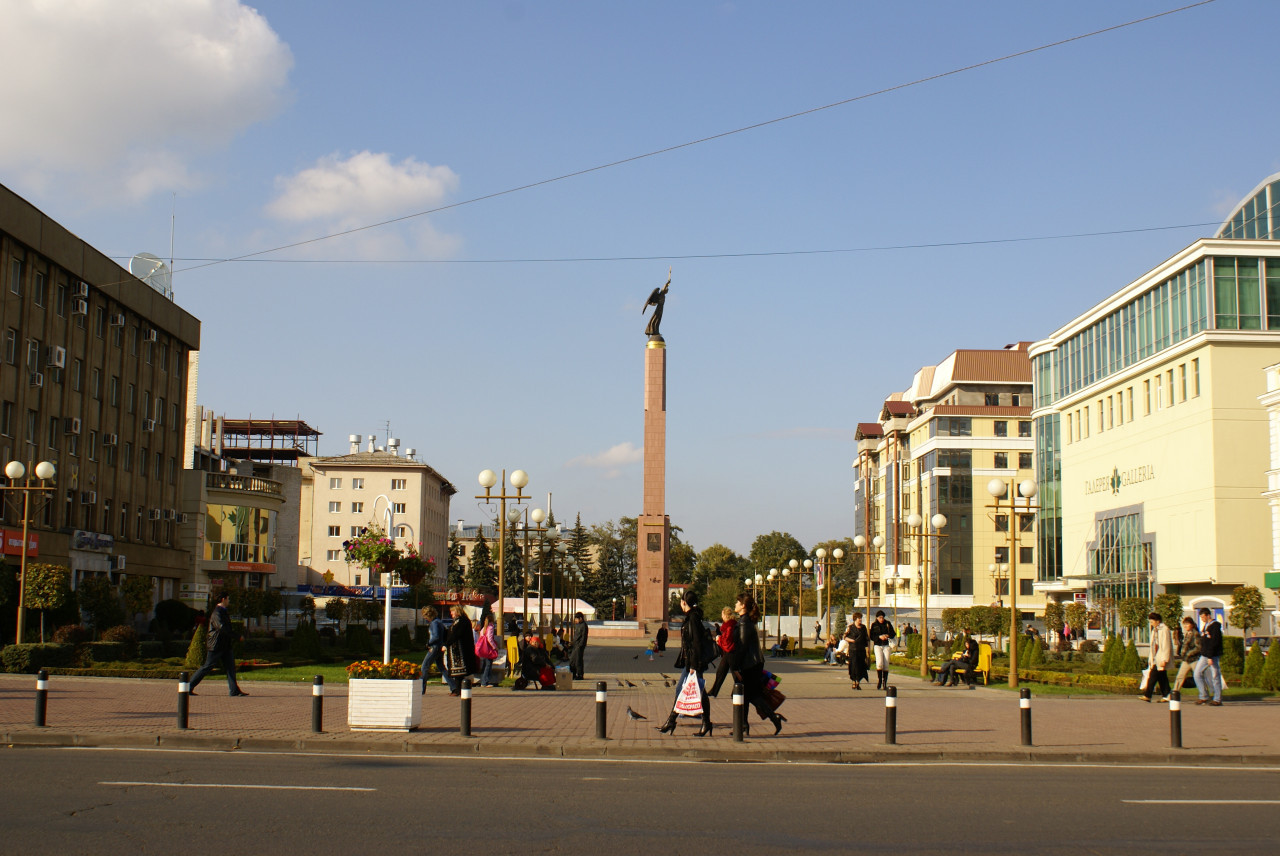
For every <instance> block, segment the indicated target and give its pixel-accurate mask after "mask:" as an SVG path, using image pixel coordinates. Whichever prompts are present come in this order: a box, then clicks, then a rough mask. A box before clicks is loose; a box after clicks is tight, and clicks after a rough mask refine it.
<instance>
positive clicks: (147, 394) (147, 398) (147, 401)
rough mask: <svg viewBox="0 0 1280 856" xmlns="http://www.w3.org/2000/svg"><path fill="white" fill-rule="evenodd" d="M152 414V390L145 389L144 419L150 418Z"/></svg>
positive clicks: (143, 393) (143, 395) (143, 397)
mask: <svg viewBox="0 0 1280 856" xmlns="http://www.w3.org/2000/svg"><path fill="white" fill-rule="evenodd" d="M150 413H151V390H149V389H144V390H143V391H142V417H143V418H144V419H146V418H148V415H149V414H150Z"/></svg>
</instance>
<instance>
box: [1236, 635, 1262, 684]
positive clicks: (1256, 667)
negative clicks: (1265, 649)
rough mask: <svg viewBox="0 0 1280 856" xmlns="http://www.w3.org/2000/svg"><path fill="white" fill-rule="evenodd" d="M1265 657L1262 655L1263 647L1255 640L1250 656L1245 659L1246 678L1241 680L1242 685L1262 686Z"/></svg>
mask: <svg viewBox="0 0 1280 856" xmlns="http://www.w3.org/2000/svg"><path fill="white" fill-rule="evenodd" d="M1265 659H1266V658H1265V657H1263V656H1262V649H1261V648H1260V647H1258V643H1257V642H1254V643H1253V646H1252V647H1251V648H1250V649H1249V656H1248V657H1245V659H1244V678H1243V679H1242V680H1241V681H1240V686H1242V687H1260V686H1262V666H1263V660H1265Z"/></svg>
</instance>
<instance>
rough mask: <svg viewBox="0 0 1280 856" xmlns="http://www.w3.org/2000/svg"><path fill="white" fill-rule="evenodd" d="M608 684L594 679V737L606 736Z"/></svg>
mask: <svg viewBox="0 0 1280 856" xmlns="http://www.w3.org/2000/svg"><path fill="white" fill-rule="evenodd" d="M608 713H609V685H608V684H607V683H605V682H604V681H596V739H597V740H605V739H607V738H608V736H609V733H608V718H607V717H608Z"/></svg>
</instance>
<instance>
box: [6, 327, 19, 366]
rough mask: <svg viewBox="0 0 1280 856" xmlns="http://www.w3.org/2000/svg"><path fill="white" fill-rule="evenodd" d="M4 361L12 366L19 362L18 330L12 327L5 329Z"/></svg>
mask: <svg viewBox="0 0 1280 856" xmlns="http://www.w3.org/2000/svg"><path fill="white" fill-rule="evenodd" d="M4 361H5V362H6V363H8V364H9V365H11V366H14V365H17V364H18V331H17V330H15V329H13V328H12V327H10V328H9V329H8V330H5V331H4Z"/></svg>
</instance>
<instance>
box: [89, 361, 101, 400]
mask: <svg viewBox="0 0 1280 856" xmlns="http://www.w3.org/2000/svg"><path fill="white" fill-rule="evenodd" d="M89 396H90V397H91V398H92V399H93V400H94V401H100V400H101V399H102V369H97V368H95V369H94V370H93V371H92V372H91V373H90V374H89Z"/></svg>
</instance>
